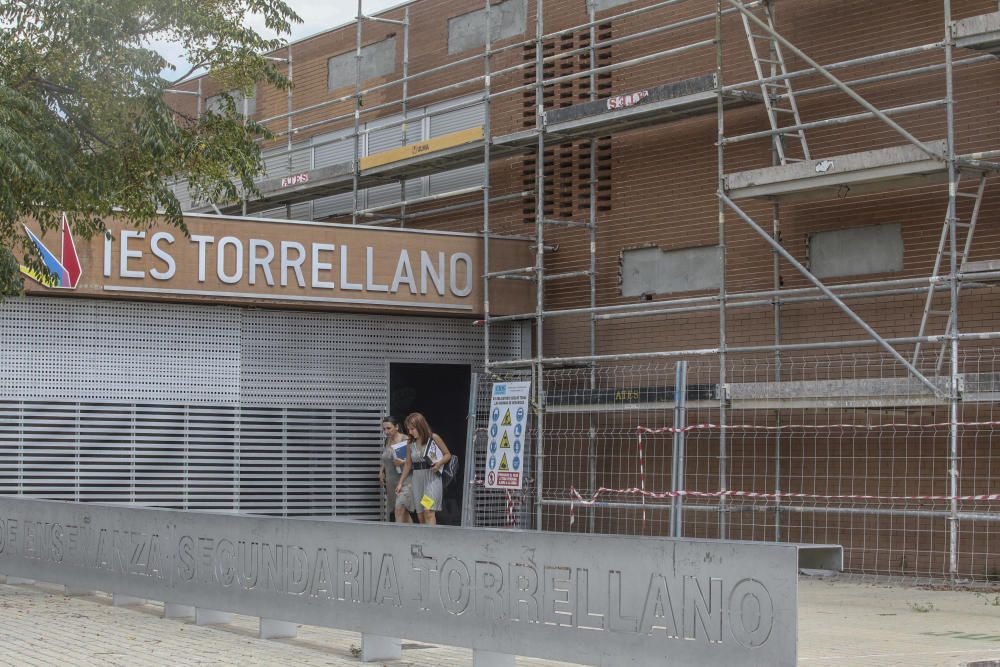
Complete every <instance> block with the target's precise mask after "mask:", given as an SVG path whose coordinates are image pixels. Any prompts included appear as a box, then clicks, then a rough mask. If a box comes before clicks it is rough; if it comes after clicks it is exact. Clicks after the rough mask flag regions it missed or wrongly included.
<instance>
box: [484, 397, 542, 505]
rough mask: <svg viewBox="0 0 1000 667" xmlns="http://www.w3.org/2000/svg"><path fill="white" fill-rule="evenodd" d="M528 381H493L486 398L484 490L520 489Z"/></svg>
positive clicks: (526, 422) (522, 470)
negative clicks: (487, 413) (487, 400)
mask: <svg viewBox="0 0 1000 667" xmlns="http://www.w3.org/2000/svg"><path fill="white" fill-rule="evenodd" d="M530 393H531V382H497V383H495V384H494V385H493V396H492V398H491V400H490V426H489V436H490V437H489V449H488V451H487V452H486V475H485V476H484V478H485V485H486V488H487V489H520V488H521V486H522V483H523V480H524V456H525V452H524V440H525V435H526V433H527V426H528V395H529V394H530Z"/></svg>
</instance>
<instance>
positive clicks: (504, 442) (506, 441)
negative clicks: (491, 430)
mask: <svg viewBox="0 0 1000 667" xmlns="http://www.w3.org/2000/svg"><path fill="white" fill-rule="evenodd" d="M500 449H510V438H508V437H507V432H506V431H504V433H503V437H502V438H500Z"/></svg>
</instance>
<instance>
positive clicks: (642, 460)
mask: <svg viewBox="0 0 1000 667" xmlns="http://www.w3.org/2000/svg"><path fill="white" fill-rule="evenodd" d="M639 487H640V488H641V489H642V493H643V496H642V504H643V508H642V525H643V527H644V528H645V526H646V508H645V505H646V496H645V493H646V448H645V446H644V445H643V444H642V431H639ZM570 522H571V523H572V520H571V521H570Z"/></svg>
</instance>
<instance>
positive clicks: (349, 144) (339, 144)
mask: <svg viewBox="0 0 1000 667" xmlns="http://www.w3.org/2000/svg"><path fill="white" fill-rule="evenodd" d="M353 133H354V129H353V128H348V129H346V130H338V131H336V132H328V133H326V134H320V135H317V136H315V137H313V139H312V145H313V147H314V148H313V153H314V165H315V167H316V168H317V169H318V168H320V167H328V166H330V165H331V164H342V163H344V162H352V161H353V160H354V139H353V138H352V137H351V135H352V134H353Z"/></svg>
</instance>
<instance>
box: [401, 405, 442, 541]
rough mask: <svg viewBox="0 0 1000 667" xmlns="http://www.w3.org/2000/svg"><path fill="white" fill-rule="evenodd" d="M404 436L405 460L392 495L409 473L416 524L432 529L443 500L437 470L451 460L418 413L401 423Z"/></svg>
mask: <svg viewBox="0 0 1000 667" xmlns="http://www.w3.org/2000/svg"><path fill="white" fill-rule="evenodd" d="M403 424H404V427H405V428H406V432H407V433H408V434H409V435H410V446H409V448H408V453H409V456H407V457H406V462H405V464H404V465H403V473H402V475H401V476H400V482H399V484H397V485H396V492H397V493H399V492H401V491H402V488H403V485H404V484H405V482H406V481H407V480H408V479H409V478H410V473H411V472H412V473H413V475H412V477H413V479H412V482H411V492H412V493H413V502H414V505H416V508H417V517H418V518H419V519H420V523H423V524H427V525H432V526H433V525H435V524H436V523H437V514H436V513H437V512H438V511H440V510H441V500H442V498H443V496H444V486H443V485H442V484H441V468H442V467H444V464H446V463H447V462H448V459H450V458H451V452H449V451H448V446H447V445H446V444H445V443H444V440H442V439H441V436H439V435H438V434H437V433H434V432H432V431H431V427H430V425H429V424H428V423H427V420H426V419H425V418H424V416H423V415H422V414H420V413H419V412H413V413H411V414H410V416H408V417H407V418H406V420H405V421H404V422H403Z"/></svg>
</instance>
